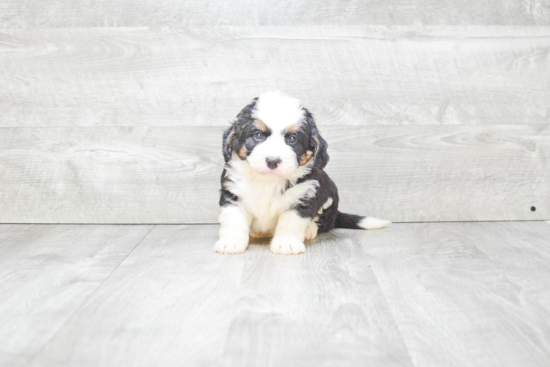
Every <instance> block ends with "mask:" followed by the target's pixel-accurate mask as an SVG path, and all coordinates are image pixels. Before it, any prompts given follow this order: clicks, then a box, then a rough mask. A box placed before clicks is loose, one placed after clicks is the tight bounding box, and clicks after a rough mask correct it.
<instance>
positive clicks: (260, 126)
mask: <svg viewBox="0 0 550 367" xmlns="http://www.w3.org/2000/svg"><path fill="white" fill-rule="evenodd" d="M254 126H256V128H257V129H258V130H260V131H262V132H264V133H265V132H266V131H267V126H265V124H264V122H263V121H262V120H256V121H254Z"/></svg>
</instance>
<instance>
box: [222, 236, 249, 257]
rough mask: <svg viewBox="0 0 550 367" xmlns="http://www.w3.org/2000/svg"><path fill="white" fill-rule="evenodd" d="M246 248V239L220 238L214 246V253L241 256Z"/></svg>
mask: <svg viewBox="0 0 550 367" xmlns="http://www.w3.org/2000/svg"><path fill="white" fill-rule="evenodd" d="M247 247H248V238H247V239H246V240H244V239H238V238H222V239H220V240H219V241H218V242H216V244H215V245H214V251H216V252H219V253H220V254H242V253H243V252H245V251H246V248H247Z"/></svg>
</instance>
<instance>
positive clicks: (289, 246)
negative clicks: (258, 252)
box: [270, 236, 306, 255]
mask: <svg viewBox="0 0 550 367" xmlns="http://www.w3.org/2000/svg"><path fill="white" fill-rule="evenodd" d="M270 247H271V252H273V253H274V254H279V255H297V254H303V253H304V252H306V246H305V245H304V243H303V242H302V241H300V239H299V238H297V237H294V236H275V237H273V240H272V241H271V245H270Z"/></svg>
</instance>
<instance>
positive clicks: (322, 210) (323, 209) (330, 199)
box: [317, 198, 332, 214]
mask: <svg viewBox="0 0 550 367" xmlns="http://www.w3.org/2000/svg"><path fill="white" fill-rule="evenodd" d="M331 205H332V198H328V199H327V201H325V203H324V204H323V206H322V207H321V208H319V211H318V212H317V214H323V212H324V211H325V210H326V209H328V208H329V207H330V206H331Z"/></svg>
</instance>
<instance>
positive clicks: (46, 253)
mask: <svg viewBox="0 0 550 367" xmlns="http://www.w3.org/2000/svg"><path fill="white" fill-rule="evenodd" d="M152 227H153V226H97V225H93V226H75V225H73V226H70V225H55V226H50V225H0V325H2V327H0V365H2V366H10V367H16V366H27V365H28V363H29V362H30V360H31V359H32V357H33V356H34V355H35V354H36V353H38V352H39V351H40V350H41V349H42V348H43V347H44V345H46V343H47V342H48V341H49V340H50V339H51V338H52V337H53V336H54V335H55V334H56V333H57V332H58V331H59V329H60V328H61V327H62V326H63V325H64V324H65V323H66V322H67V320H69V319H70V318H71V317H72V316H73V314H74V313H75V312H76V311H77V310H78V309H79V308H80V307H81V305H82V304H83V303H84V302H85V301H86V299H87V298H88V297H89V296H90V295H92V294H93V293H94V292H95V291H96V289H97V288H98V286H99V285H100V284H101V283H102V282H103V281H104V280H105V279H106V278H107V277H108V276H109V275H110V274H111V273H112V272H113V270H114V269H115V268H116V267H117V266H118V265H119V264H120V263H121V262H122V260H123V259H124V258H125V257H126V256H127V255H128V254H129V253H130V252H131V251H132V250H133V249H134V248H135V247H136V246H137V245H138V243H139V242H140V241H141V240H142V239H143V238H144V237H145V236H146V235H147V233H148V232H149V231H150V230H151V229H152Z"/></svg>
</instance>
